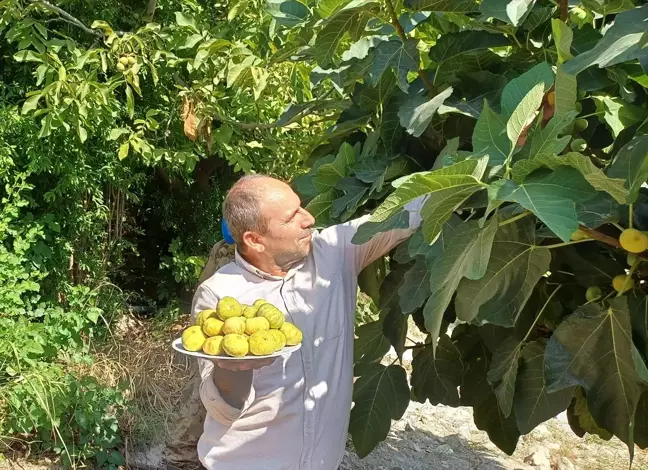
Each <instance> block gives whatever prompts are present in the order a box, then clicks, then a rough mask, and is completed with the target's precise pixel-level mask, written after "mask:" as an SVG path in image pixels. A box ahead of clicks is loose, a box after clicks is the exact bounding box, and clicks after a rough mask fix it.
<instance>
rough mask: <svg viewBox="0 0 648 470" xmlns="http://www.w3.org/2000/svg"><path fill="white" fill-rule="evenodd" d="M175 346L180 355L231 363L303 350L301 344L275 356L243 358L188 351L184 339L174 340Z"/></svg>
mask: <svg viewBox="0 0 648 470" xmlns="http://www.w3.org/2000/svg"><path fill="white" fill-rule="evenodd" d="M171 345H172V346H173V349H175V350H176V351H178V352H179V353H182V354H186V355H187V356H193V357H200V358H203V359H210V360H214V359H219V360H220V359H226V360H229V361H249V360H253V359H263V358H267V357H279V356H288V355H290V354H291V353H293V352H295V351H297V350H298V349H299V348H301V343H299V344H297V345H295V346H286V347H284V348H283V349H282V350H281V351H277V352H276V353H273V354H268V355H267V356H243V357H231V356H210V355H209V354H205V353H204V352H201V351H195V352H194V351H187V350H186V349H185V348H184V346H182V338H176V339H175V340H173V343H172V344H171Z"/></svg>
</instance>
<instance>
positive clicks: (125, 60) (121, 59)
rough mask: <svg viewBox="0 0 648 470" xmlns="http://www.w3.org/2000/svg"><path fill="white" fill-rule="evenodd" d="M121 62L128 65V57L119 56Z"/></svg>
mask: <svg viewBox="0 0 648 470" xmlns="http://www.w3.org/2000/svg"><path fill="white" fill-rule="evenodd" d="M119 63H120V64H122V65H124V66H126V65H128V57H120V58H119Z"/></svg>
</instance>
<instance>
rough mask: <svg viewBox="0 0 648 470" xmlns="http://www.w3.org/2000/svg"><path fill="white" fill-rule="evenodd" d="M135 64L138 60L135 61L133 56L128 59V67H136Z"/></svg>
mask: <svg viewBox="0 0 648 470" xmlns="http://www.w3.org/2000/svg"><path fill="white" fill-rule="evenodd" d="M135 62H137V60H135V57H132V56H131V57H129V58H128V65H135Z"/></svg>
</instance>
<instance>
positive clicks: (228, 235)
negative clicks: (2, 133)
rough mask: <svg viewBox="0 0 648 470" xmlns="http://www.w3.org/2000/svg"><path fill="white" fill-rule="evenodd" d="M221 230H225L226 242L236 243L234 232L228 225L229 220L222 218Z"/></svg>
mask: <svg viewBox="0 0 648 470" xmlns="http://www.w3.org/2000/svg"><path fill="white" fill-rule="evenodd" d="M221 232H223V238H224V239H225V243H227V244H229V245H233V244H234V239H233V238H232V234H231V233H230V231H229V227H228V226H227V222H225V218H224V217H223V219H222V220H221Z"/></svg>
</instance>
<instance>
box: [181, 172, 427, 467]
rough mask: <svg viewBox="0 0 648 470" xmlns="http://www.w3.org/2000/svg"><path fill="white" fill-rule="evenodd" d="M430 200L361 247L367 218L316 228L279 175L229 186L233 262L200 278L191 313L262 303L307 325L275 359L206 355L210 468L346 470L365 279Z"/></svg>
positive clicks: (204, 456)
mask: <svg viewBox="0 0 648 470" xmlns="http://www.w3.org/2000/svg"><path fill="white" fill-rule="evenodd" d="M423 202H424V199H423V198H419V199H417V200H415V201H412V203H410V204H409V205H408V206H406V208H405V209H406V210H408V211H409V212H410V217H409V221H410V223H409V228H407V229H398V230H392V231H389V232H384V233H381V234H378V235H376V236H375V237H373V238H372V240H370V241H369V242H368V243H365V244H363V245H360V246H359V245H354V244H352V243H351V239H352V238H353V235H354V234H355V232H356V230H357V228H358V227H359V226H360V225H361V224H362V223H363V222H365V221H366V220H367V217H363V218H360V219H356V220H353V221H350V222H347V223H344V224H340V225H336V226H333V227H329V228H327V229H325V230H322V231H321V232H317V231H314V230H312V226H313V224H314V222H315V220H314V219H313V216H312V215H311V214H310V213H308V211H306V210H305V209H303V208H302V207H301V201H300V199H299V197H298V196H297V194H295V193H294V192H293V191H292V189H291V188H290V186H288V185H287V184H285V183H283V182H281V181H279V180H276V179H273V178H270V177H267V176H262V175H252V176H247V177H244V178H242V179H241V180H239V181H238V182H237V183H236V184H235V185H234V186H233V187H232V188H231V189H230V191H229V192H228V194H227V196H226V198H225V202H224V205H223V211H224V217H225V219H226V220H227V223H228V225H229V228H230V232H231V234H232V237H233V238H234V240H235V242H236V253H235V261H234V262H233V263H229V264H227V265H225V266H223V267H222V268H220V269H218V271H217V272H216V273H215V274H214V275H213V276H211V277H209V278H208V279H207V280H205V281H204V282H203V283H202V284H200V286H199V287H198V289H197V290H196V294H195V296H194V301H193V306H192V317H193V318H194V319H195V317H196V315H197V314H198V312H200V311H201V310H204V309H207V308H214V307H215V306H216V304H217V302H218V300H219V299H220V298H222V297H224V296H232V297H234V298H236V299H238V300H239V302H241V303H245V304H252V303H253V302H254V301H255V300H257V299H265V300H267V301H269V302H271V303H272V304H274V305H275V306H277V307H278V308H279V309H280V310H281V311H283V313H284V314H285V316H286V319H287V320H288V321H291V322H293V323H294V324H295V325H297V326H298V327H299V328H300V329H301V330H302V332H303V341H302V347H301V348H300V349H299V350H298V351H296V352H294V353H292V354H291V355H289V356H287V357H279V358H277V359H274V360H273V359H270V360H268V359H260V360H253V361H249V360H248V361H219V360H214V361H208V360H204V359H200V360H199V370H200V376H201V383H200V391H199V394H200V398H201V400H202V403H203V405H204V406H205V409H206V411H207V413H206V418H205V423H204V428H203V433H202V435H201V437H200V440H199V442H198V455H199V458H200V461H201V462H202V464H203V465H204V466H205V467H206V468H207V469H208V470H221V469H227V470H310V469H317V470H335V469H337V468H338V466H339V464H340V461H341V460H342V455H343V452H344V446H345V442H346V436H347V428H348V422H349V410H350V409H351V403H352V402H351V394H352V389H353V326H354V315H355V307H356V294H357V276H358V274H359V273H360V271H361V270H362V269H363V268H364V267H365V266H367V265H368V264H370V263H371V262H373V261H374V260H376V259H377V258H379V257H380V256H383V255H384V254H385V253H387V252H388V251H389V250H390V249H392V248H393V247H395V246H396V245H397V244H398V243H400V242H401V241H403V240H404V239H406V238H407V237H408V236H410V235H411V234H412V233H413V232H414V231H415V230H416V228H417V227H418V226H419V224H420V222H421V219H420V215H419V210H420V208H421V206H422V204H423Z"/></svg>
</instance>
